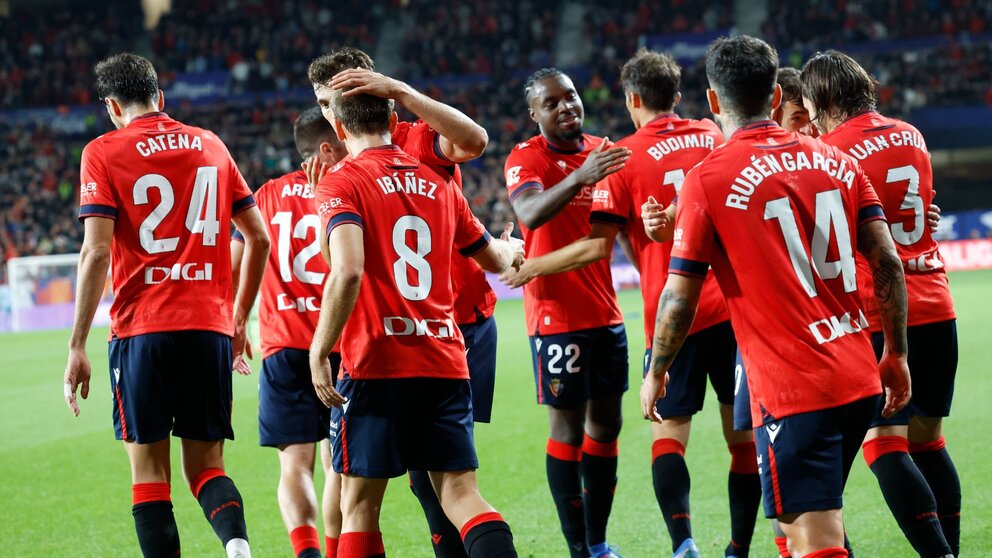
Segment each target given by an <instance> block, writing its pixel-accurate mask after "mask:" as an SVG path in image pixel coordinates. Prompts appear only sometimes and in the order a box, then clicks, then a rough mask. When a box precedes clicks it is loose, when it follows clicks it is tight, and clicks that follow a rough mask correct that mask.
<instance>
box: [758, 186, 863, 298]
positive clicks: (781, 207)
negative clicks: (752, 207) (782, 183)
mask: <svg viewBox="0 0 992 558" xmlns="http://www.w3.org/2000/svg"><path fill="white" fill-rule="evenodd" d="M770 219H775V220H777V221H778V224H779V227H781V229H782V236H783V237H784V239H785V246H786V248H787V249H788V251H789V259H790V260H791V261H792V270H793V271H794V272H795V273H796V278H797V279H799V283H800V284H802V286H803V289H804V290H805V291H806V294H808V295H809V297H810V298H813V297H815V296H816V295H817V292H816V283H815V282H814V277H813V269H814V268H815V269H816V273H817V275H819V276H820V278H821V279H836V278H837V277H841V279H842V280H843V282H844V292H846V293H850V292H854V291H855V290H856V289H857V288H858V285H857V279H856V277H855V264H854V248H853V246H852V245H851V233H850V231H849V230H848V225H847V215H846V214H845V213H844V201H843V199H842V198H841V193H840V190H828V191H826V192H819V193H817V194H816V217H815V219H814V225H813V238H812V239H811V240H810V253H809V254H807V253H806V247H805V245H804V244H803V239H802V237H801V235H800V231H799V225H798V224H797V223H796V214H795V213H794V212H793V211H792V204H791V202H790V200H789V198H777V199H774V200H771V201H769V202H768V203H766V204H765V220H766V221H768V220H770ZM831 233H832V234H831ZM831 236H833V237H834V238H835V239H836V240H837V255H838V258H837V260H835V261H827V251H828V248H829V247H830V237H831ZM810 260H812V264H811V261H810Z"/></svg>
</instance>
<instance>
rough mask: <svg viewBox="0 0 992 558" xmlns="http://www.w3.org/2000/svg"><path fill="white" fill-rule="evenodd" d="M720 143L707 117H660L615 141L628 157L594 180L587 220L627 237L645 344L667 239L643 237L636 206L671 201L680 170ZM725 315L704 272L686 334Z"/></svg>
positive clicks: (664, 274) (664, 271) (664, 269)
mask: <svg viewBox="0 0 992 558" xmlns="http://www.w3.org/2000/svg"><path fill="white" fill-rule="evenodd" d="M722 144H723V134H722V133H721V132H720V129H719V128H717V126H716V124H714V123H713V121H712V120H687V119H682V118H679V116H678V115H676V114H664V115H661V116H659V117H658V118H655V119H654V120H652V121H651V122H649V123H647V124H645V125H644V126H642V127H641V128H640V129H639V130H637V131H636V132H634V134H633V135H630V136H628V137H626V138H624V139H622V140H620V141H619V142H617V145H619V146H624V147H627V148H629V149H630V151H631V155H630V159H628V160H627V164H626V166H624V168H623V169H621V170H620V171H618V172H615V173H613V174H611V175H610V176H608V177H607V178H606V180H604V181H602V182H600V183H599V184H597V185H596V190H595V192H594V193H593V196H592V214H591V215H590V216H589V220H590V221H591V222H593V223H604V224H609V225H616V226H618V227H622V228H623V229H624V230H625V231H626V233H627V238H629V239H630V245H631V247H632V248H633V252H634V254H633V256H634V258H635V259H636V260H637V263H638V266H637V267H638V268H639V269H640V270H641V295H642V296H643V298H644V334H645V336H646V343H647V345H646V346H648V347H650V346H651V339H652V338H653V337H654V323H655V315H656V314H657V312H658V297H659V296H661V291H662V289H664V288H665V281H666V280H667V279H668V262H669V258H670V257H671V254H672V243H671V242H654V241H652V240H651V239H650V238H648V236H647V235H646V234H645V233H644V223H643V221H641V205H643V204H644V203H645V202H647V201H648V196H654V198H655V200H657V201H658V203H660V204H662V205H664V206H668V205H669V204H670V203H672V202H673V201H675V197H676V195H677V194H678V191H679V190H680V189H681V188H682V181H683V180H685V174H686V173H687V172H689V170H690V169H691V168H692V167H695V166H696V165H697V164H698V163H699V162H700V161H702V160H703V158H704V157H706V156H707V155H709V154H710V152H711V151H713V149H715V148H716V147H717V146H718V145H722ZM729 319H730V313H729V312H728V311H727V304H726V302H725V301H724V299H723V293H721V292H720V286H719V285H718V284H717V282H716V277H715V276H714V275H713V274H712V273H708V274H707V276H706V282H705V283H704V284H703V292H702V294H701V295H700V298H699V309H698V310H697V312H696V320H695V321H694V322H692V329H691V330H690V333H695V332H697V331H701V330H703V329H706V328H708V327H711V326H714V325H716V324H718V323H721V322H725V321H727V320H729Z"/></svg>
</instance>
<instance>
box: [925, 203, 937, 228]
mask: <svg viewBox="0 0 992 558" xmlns="http://www.w3.org/2000/svg"><path fill="white" fill-rule="evenodd" d="M927 225H928V226H929V227H930V232H932V233H935V232H937V229H939V228H940V207H939V206H938V205H937V204H935V203H932V204H930V207H928V208H927Z"/></svg>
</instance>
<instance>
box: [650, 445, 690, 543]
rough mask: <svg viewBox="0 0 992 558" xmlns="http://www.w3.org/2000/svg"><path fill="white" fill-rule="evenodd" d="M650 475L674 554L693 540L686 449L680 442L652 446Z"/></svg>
mask: <svg viewBox="0 0 992 558" xmlns="http://www.w3.org/2000/svg"><path fill="white" fill-rule="evenodd" d="M651 457H652V462H651V476H652V478H653V479H654V495H655V497H656V498H657V499H658V506H659V507H660V508H661V515H662V517H664V519H665V525H667V526H668V534H669V536H671V538H672V551H673V552H674V551H675V550H676V549H677V548H678V547H679V545H680V544H682V541H684V540H685V539H688V538H691V537H692V522H691V518H690V516H689V468H688V467H686V464H685V446H683V445H682V444H681V443H680V442H679V441H678V440H673V439H670V438H662V439H660V440H655V441H654V444H653V445H652V446H651Z"/></svg>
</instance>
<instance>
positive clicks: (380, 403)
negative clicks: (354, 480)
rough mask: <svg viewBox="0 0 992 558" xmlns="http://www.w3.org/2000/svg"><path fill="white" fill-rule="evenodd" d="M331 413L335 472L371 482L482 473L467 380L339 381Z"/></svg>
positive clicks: (343, 379) (345, 379)
mask: <svg viewBox="0 0 992 558" xmlns="http://www.w3.org/2000/svg"><path fill="white" fill-rule="evenodd" d="M337 389H338V391H339V392H340V393H341V395H343V396H345V397H346V398H348V403H346V404H345V405H344V406H342V407H341V408H337V407H335V408H333V409H332V410H331V444H333V448H334V451H333V462H334V470H335V471H337V472H338V473H343V474H347V475H355V476H359V477H368V478H393V477H398V476H401V475H403V474H404V473H406V471H407V470H408V469H412V470H417V471H466V470H470V469H477V468H478V467H479V460H478V458H477V457H476V454H475V441H474V431H473V427H472V424H473V422H472V388H471V386H470V385H469V382H468V380H445V379H439V378H400V379H395V380H353V379H351V378H350V377H348V375H347V374H344V375H343V376H342V377H340V378H338V387H337Z"/></svg>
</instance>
